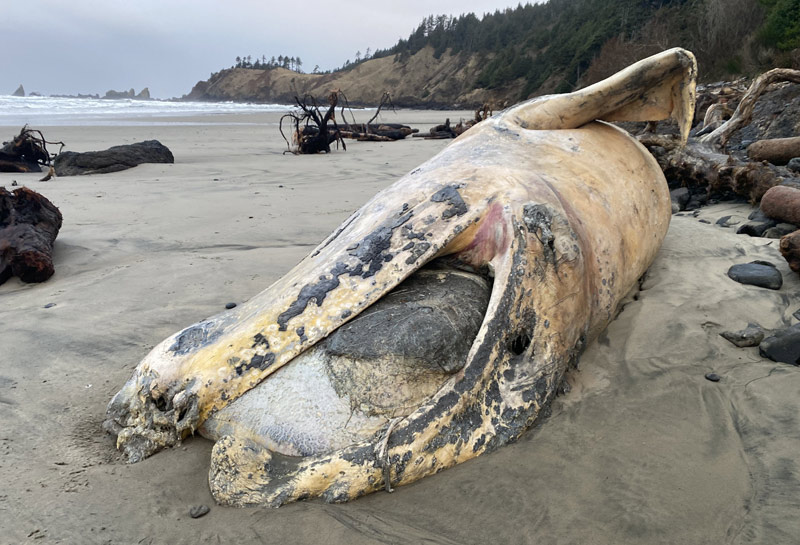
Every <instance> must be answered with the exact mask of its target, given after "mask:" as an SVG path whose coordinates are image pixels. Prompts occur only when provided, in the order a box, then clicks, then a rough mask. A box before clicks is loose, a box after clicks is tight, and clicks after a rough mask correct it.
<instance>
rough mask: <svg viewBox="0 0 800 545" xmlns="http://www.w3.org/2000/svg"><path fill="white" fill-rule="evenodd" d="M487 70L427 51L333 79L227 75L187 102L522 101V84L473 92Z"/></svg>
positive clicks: (274, 72) (201, 85)
mask: <svg viewBox="0 0 800 545" xmlns="http://www.w3.org/2000/svg"><path fill="white" fill-rule="evenodd" d="M481 69H482V66H481V65H480V64H479V63H478V61H477V59H476V58H475V57H474V56H473V57H467V56H462V55H455V56H451V55H449V54H448V53H445V54H443V55H442V56H441V57H439V58H438V59H436V58H434V56H433V48H432V47H426V48H424V49H422V50H420V51H419V52H417V53H416V54H415V55H412V56H411V57H410V58H408V59H407V60H405V61H402V62H394V57H393V56H389V57H383V58H379V59H372V60H369V61H367V62H364V63H361V64H359V65H358V66H356V67H355V68H353V69H352V70H348V71H342V72H336V73H333V74H299V73H297V72H293V71H291V70H286V69H284V68H273V69H271V70H254V69H245V68H231V69H227V70H222V71H221V72H219V73H217V74H215V75H214V76H213V77H212V78H211V79H209V80H208V81H200V82H198V83H197V84H196V85H195V86H194V88H193V89H192V91H191V92H190V93H189V94H188V95H185V96H184V97H183V98H184V99H185V100H198V101H205V100H209V101H219V100H230V101H234V102H270V103H285V104H289V103H293V102H294V96H295V95H300V96H302V95H304V94H310V95H313V96H315V97H320V98H321V97H324V96H326V95H327V94H328V93H329V92H330V90H332V89H341V90H342V91H343V92H344V94H345V95H346V96H347V98H348V100H349V101H350V102H351V103H352V104H367V105H377V104H378V103H379V102H380V99H381V95H382V94H383V92H384V91H388V92H389V93H391V95H392V101H393V102H394V103H395V105H396V106H402V107H413V106H425V107H427V108H431V107H453V106H461V107H472V106H475V105H480V104H483V103H485V102H489V101H491V102H494V103H496V104H502V103H503V102H504V101H506V100H508V101H510V102H514V101H516V100H517V99H518V98H519V94H520V92H521V90H522V86H523V83H522V82H519V83H518V84H516V83H512V84H511V85H509V86H506V87H504V88H503V89H498V90H487V89H473V88H472V87H473V86H474V81H475V78H476V77H477V75H478V73H480V70H481Z"/></svg>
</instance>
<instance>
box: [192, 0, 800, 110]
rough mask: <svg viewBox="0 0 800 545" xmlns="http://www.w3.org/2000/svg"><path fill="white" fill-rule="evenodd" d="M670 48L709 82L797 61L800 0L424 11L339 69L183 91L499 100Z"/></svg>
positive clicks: (214, 81) (254, 96)
mask: <svg viewBox="0 0 800 545" xmlns="http://www.w3.org/2000/svg"><path fill="white" fill-rule="evenodd" d="M674 46H681V47H685V48H687V49H690V50H692V51H693V52H694V53H695V55H696V56H697V58H698V62H699V65H700V76H701V79H704V80H706V81H708V80H712V79H721V78H734V77H737V76H739V75H750V74H754V73H757V72H759V71H762V70H764V69H766V68H771V67H774V66H793V65H794V66H795V67H799V66H800V0H549V1H548V2H546V3H542V4H534V5H530V4H528V5H524V6H522V5H520V6H518V7H517V8H514V9H507V10H505V11H497V12H495V13H493V14H488V15H486V16H484V17H483V18H482V19H479V18H478V17H477V16H475V15H474V14H467V15H462V16H459V17H451V16H446V15H441V16H438V17H434V16H430V17H427V18H426V19H424V20H423V21H422V23H420V25H419V26H418V27H417V28H416V29H415V30H414V31H413V32H412V33H411V35H410V36H409V37H408V39H404V40H400V41H399V42H398V43H397V44H395V45H394V46H392V47H391V48H389V49H386V50H378V51H376V52H375V53H374V54H372V55H369V54H367V55H365V56H364V57H363V58H357V59H356V62H353V63H351V62H350V61H347V62H345V64H344V66H343V67H342V68H340V69H338V70H336V71H333V72H329V73H311V74H304V73H301V72H299V69H297V68H296V66H295V68H296V69H295V70H291V69H288V68H284V67H272V66H274V63H264V64H263V65H262V64H260V63H258V61H256V64H255V65H253V64H250V63H248V62H237V66H239V67H238V68H230V69H225V70H222V71H220V72H218V73H216V74H212V76H211V78H210V79H209V80H208V81H201V82H199V83H198V84H197V85H196V86H195V87H194V89H192V91H191V93H189V95H187V96H186V97H185V98H187V99H190V100H235V101H257V102H284V103H290V102H292V101H293V97H294V96H295V95H296V94H304V93H310V94H312V95H315V96H318V97H323V96H324V95H325V94H326V93H327V91H328V90H330V89H332V88H339V89H342V90H343V91H344V92H345V93H346V95H347V96H348V98H349V99H350V101H351V102H354V103H365V104H376V103H377V102H378V101H379V100H380V96H381V94H382V93H383V92H384V91H388V92H390V93H391V94H392V96H393V98H394V101H395V104H397V105H398V106H427V107H445V106H448V107H449V106H455V105H458V106H463V107H471V106H474V105H476V104H481V103H484V102H493V103H495V104H497V105H498V106H499V105H502V103H504V102H516V101H519V100H521V99H524V98H527V97H530V96H534V95H537V94H542V93H548V92H564V91H570V90H572V89H575V88H577V87H580V86H583V85H586V84H589V83H592V82H594V81H597V80H599V79H602V78H603V77H606V76H607V75H609V74H611V73H613V72H615V71H616V70H618V69H620V68H622V67H623V66H626V65H628V64H630V63H631V62H634V61H636V60H638V59H640V58H643V57H645V56H648V55H651V54H653V53H656V52H658V51H661V50H663V49H667V48H670V47H674ZM293 60H294V59H293ZM298 60H299V59H298ZM264 67H266V68H264Z"/></svg>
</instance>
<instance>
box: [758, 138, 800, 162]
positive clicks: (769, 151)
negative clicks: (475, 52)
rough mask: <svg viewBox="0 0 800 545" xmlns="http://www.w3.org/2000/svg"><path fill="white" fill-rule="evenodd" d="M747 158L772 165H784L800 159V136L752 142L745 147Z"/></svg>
mask: <svg viewBox="0 0 800 545" xmlns="http://www.w3.org/2000/svg"><path fill="white" fill-rule="evenodd" d="M747 156H748V157H749V158H750V159H752V160H753V161H769V162H770V163H772V164H773V165H785V164H786V163H788V162H789V161H791V160H792V159H794V158H795V157H800V136H793V137H791V138H770V139H767V140H759V141H758V142H753V143H752V144H750V145H749V146H748V147H747Z"/></svg>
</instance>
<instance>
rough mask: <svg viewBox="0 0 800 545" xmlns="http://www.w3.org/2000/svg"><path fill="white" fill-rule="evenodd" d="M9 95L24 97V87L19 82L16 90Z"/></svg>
mask: <svg viewBox="0 0 800 545" xmlns="http://www.w3.org/2000/svg"><path fill="white" fill-rule="evenodd" d="M11 96H12V97H24V96H25V88H24V87H23V86H22V84H21V83H20V84H19V87H17V90H16V91H14V93H13V94H12V95H11Z"/></svg>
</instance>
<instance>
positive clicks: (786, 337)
mask: <svg viewBox="0 0 800 545" xmlns="http://www.w3.org/2000/svg"><path fill="white" fill-rule="evenodd" d="M758 353H759V354H761V356H763V357H765V358H769V359H771V360H772V361H777V362H780V363H791V364H792V365H800V324H795V325H794V326H792V327H790V328H787V329H784V330H781V331H777V332H775V334H774V335H772V336H771V337H767V338H766V339H764V340H763V341H761V344H760V345H758Z"/></svg>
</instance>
